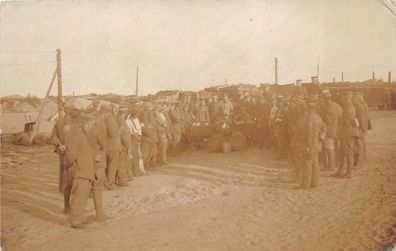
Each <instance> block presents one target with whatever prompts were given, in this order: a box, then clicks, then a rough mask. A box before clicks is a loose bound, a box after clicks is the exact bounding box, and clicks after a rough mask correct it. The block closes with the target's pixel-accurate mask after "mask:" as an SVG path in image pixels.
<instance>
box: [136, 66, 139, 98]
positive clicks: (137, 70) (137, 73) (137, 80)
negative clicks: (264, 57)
mask: <svg viewBox="0 0 396 251" xmlns="http://www.w3.org/2000/svg"><path fill="white" fill-rule="evenodd" d="M138 94H139V66H137V67H136V86H135V96H136V97H137V96H138Z"/></svg>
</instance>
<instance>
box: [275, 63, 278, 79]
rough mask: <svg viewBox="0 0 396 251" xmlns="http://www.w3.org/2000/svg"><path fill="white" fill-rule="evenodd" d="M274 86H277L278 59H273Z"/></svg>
mask: <svg viewBox="0 0 396 251" xmlns="http://www.w3.org/2000/svg"><path fill="white" fill-rule="evenodd" d="M275 84H276V85H277V84H278V58H275Z"/></svg>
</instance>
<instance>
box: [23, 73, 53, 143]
mask: <svg viewBox="0 0 396 251" xmlns="http://www.w3.org/2000/svg"><path fill="white" fill-rule="evenodd" d="M57 72H58V67H56V69H55V72H54V75H53V76H52V80H51V83H50V85H49V87H48V90H47V93H46V94H45V98H44V100H43V101H42V103H41V107H40V111H39V113H38V115H37V118H36V123H35V125H34V126H33V130H32V133H31V134H30V137H29V143H30V144H32V143H33V140H34V137H36V135H37V133H38V130H39V127H40V122H41V117H42V114H43V110H44V105H45V103H47V98H48V96H49V94H50V92H51V89H52V86H54V82H55V77H56V75H57ZM29 116H30V115H29ZM30 121H31V119H30ZM30 121H29V122H30Z"/></svg>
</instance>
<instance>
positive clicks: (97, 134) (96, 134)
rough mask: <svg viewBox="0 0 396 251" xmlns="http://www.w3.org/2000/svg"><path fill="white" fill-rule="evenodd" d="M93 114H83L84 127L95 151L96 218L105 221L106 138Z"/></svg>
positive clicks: (94, 186) (93, 182) (93, 185)
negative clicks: (103, 193) (103, 194)
mask: <svg viewBox="0 0 396 251" xmlns="http://www.w3.org/2000/svg"><path fill="white" fill-rule="evenodd" d="M92 115H94V114H91V115H90V116H89V115H86V116H84V117H83V116H82V128H83V130H84V132H85V133H86V135H87V137H88V140H89V143H90V145H91V148H92V151H93V159H94V169H95V177H94V179H93V181H92V197H93V201H94V206H95V212H96V218H95V219H96V220H97V221H105V220H107V219H109V218H110V217H108V216H107V215H106V214H105V213H104V210H103V201H102V200H103V197H102V192H103V190H104V189H105V188H106V187H107V184H108V181H107V177H106V173H105V168H106V161H105V160H106V138H105V137H103V130H102V128H101V126H100V124H99V123H98V121H95V117H93V116H92Z"/></svg>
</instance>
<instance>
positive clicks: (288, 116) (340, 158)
mask: <svg viewBox="0 0 396 251" xmlns="http://www.w3.org/2000/svg"><path fill="white" fill-rule="evenodd" d="M300 88H301V87H300ZM289 100H290V101H288V100H287V99H285V98H283V97H279V98H278V99H277V100H276V101H275V102H274V105H273V106H272V108H271V115H270V128H272V130H271V131H272V132H273V137H274V138H275V141H276V144H275V145H276V149H277V151H278V154H279V158H285V157H290V159H291V160H292V163H294V165H295V167H296V173H297V175H296V181H297V183H298V184H300V188H302V189H308V188H313V187H316V186H317V185H318V179H319V170H320V168H321V169H322V170H327V171H335V172H334V173H333V175H332V176H334V177H341V178H351V177H352V173H353V169H354V168H356V167H359V166H361V164H362V162H363V160H365V159H366V143H365V137H366V135H367V131H368V130H370V129H371V121H370V119H369V113H368V106H367V103H366V102H365V101H364V98H363V95H362V93H360V92H355V93H353V92H351V91H344V92H340V93H339V96H338V97H337V102H335V101H334V99H333V98H332V94H331V92H330V91H329V90H321V91H320V92H319V93H316V94H307V93H306V92H300V93H298V94H297V95H294V96H292V97H291V98H289Z"/></svg>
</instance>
